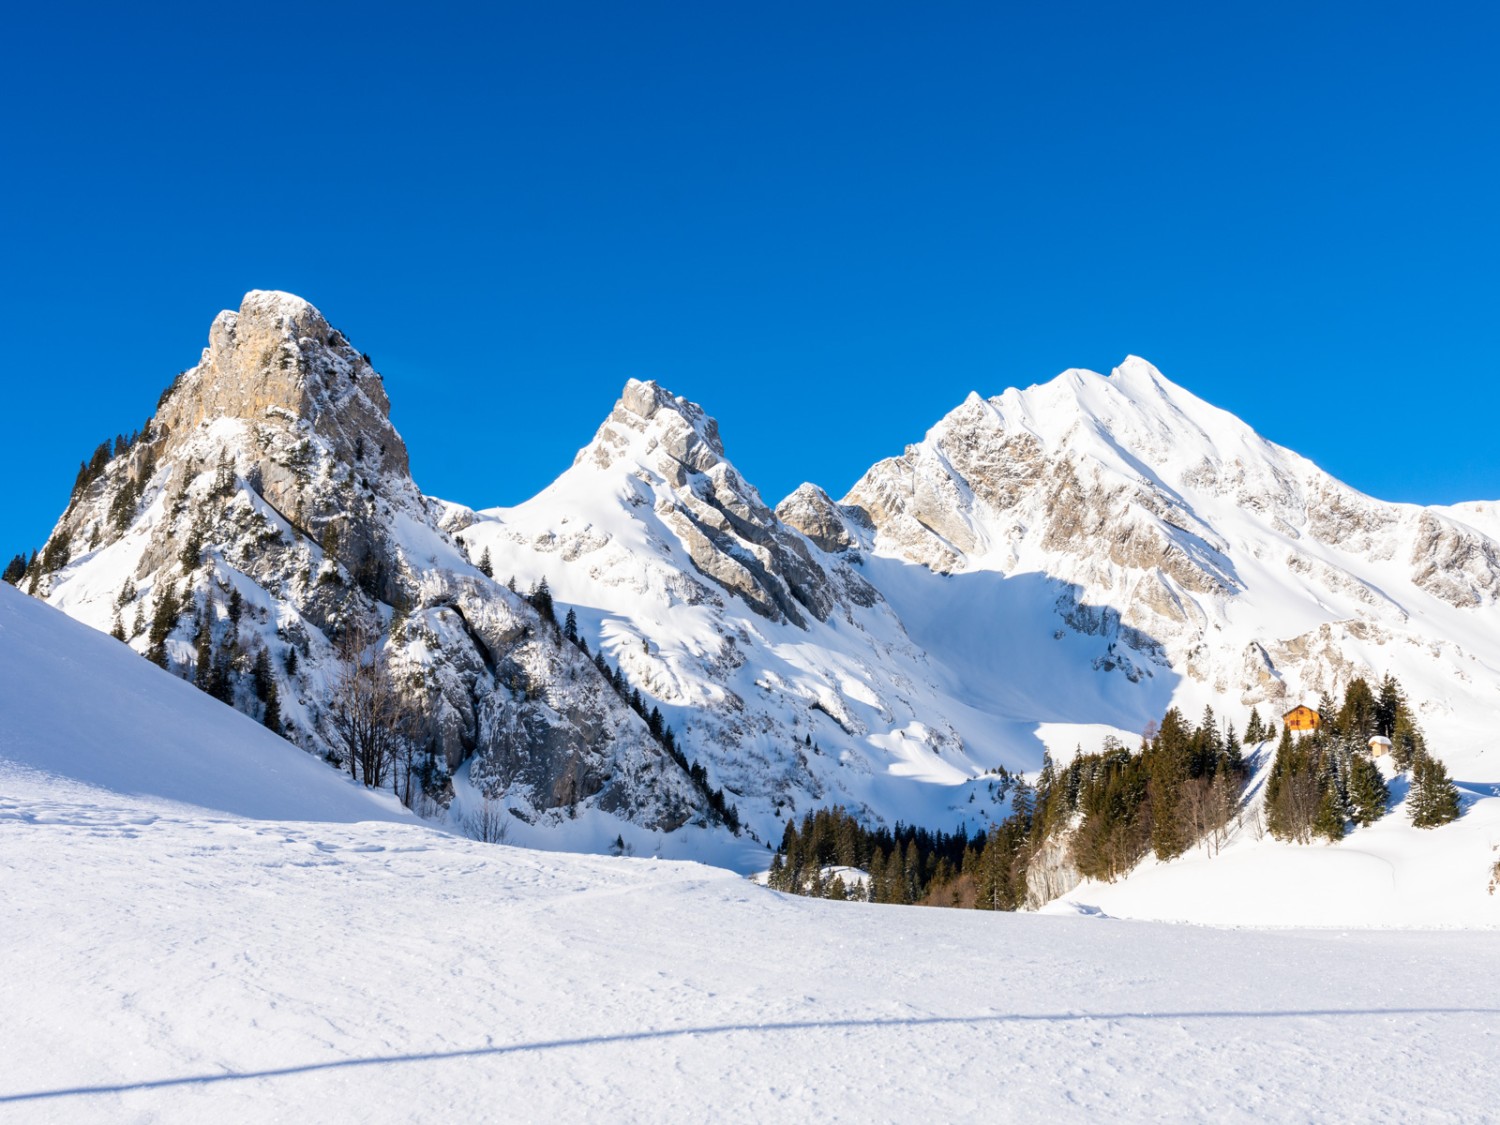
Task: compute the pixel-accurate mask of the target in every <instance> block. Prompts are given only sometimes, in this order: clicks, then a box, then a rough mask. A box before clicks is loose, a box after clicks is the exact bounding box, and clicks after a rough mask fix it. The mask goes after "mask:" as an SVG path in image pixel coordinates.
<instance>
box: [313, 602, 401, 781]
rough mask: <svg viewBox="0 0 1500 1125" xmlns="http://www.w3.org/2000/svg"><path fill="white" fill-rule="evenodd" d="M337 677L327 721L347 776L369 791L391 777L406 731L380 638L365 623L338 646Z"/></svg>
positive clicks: (347, 632)
mask: <svg viewBox="0 0 1500 1125" xmlns="http://www.w3.org/2000/svg"><path fill="white" fill-rule="evenodd" d="M336 647H337V650H338V656H339V674H338V678H337V679H336V680H335V681H334V684H333V697H332V699H331V700H330V701H329V706H328V720H329V725H330V726H331V727H332V728H333V734H334V737H335V738H336V739H337V740H338V741H339V742H340V743H341V744H342V747H343V750H344V756H345V759H346V760H347V761H348V763H349V776H350V777H352V778H355V779H356V780H359V781H363V782H364V783H365V785H366V786H368V787H369V788H371V789H378V788H380V786H381V785H382V784H384V782H385V778H386V774H387V773H388V772H394V770H393V767H394V766H395V764H396V761H397V758H398V755H399V751H400V748H401V744H402V741H403V739H404V735H405V728H406V708H405V705H404V701H403V699H402V697H401V692H400V690H399V689H398V688H397V686H396V681H395V679H394V678H393V677H392V676H391V666H390V659H389V657H388V656H387V654H386V651H385V650H384V649H383V648H381V647H380V634H379V633H378V632H377V631H376V630H374V629H373V628H371V627H370V626H369V625H367V624H365V623H364V622H359V623H357V624H353V625H350V626H348V627H347V628H345V629H344V631H343V632H341V633H340V634H339V637H338V641H337V646H336Z"/></svg>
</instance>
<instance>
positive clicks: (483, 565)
mask: <svg viewBox="0 0 1500 1125" xmlns="http://www.w3.org/2000/svg"><path fill="white" fill-rule="evenodd" d="M478 565H479V573H480V574H482V575H484V576H485V577H486V578H493V577H495V568H494V566H493V565H492V564H491V562H490V549H489V548H488V547H486V548H485V549H484V551H483V553H482V554H480V556H479V564H478Z"/></svg>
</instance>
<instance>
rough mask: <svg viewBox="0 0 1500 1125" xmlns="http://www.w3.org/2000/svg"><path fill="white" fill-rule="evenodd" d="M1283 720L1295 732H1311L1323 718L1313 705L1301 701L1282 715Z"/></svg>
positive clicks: (1287, 727)
mask: <svg viewBox="0 0 1500 1125" xmlns="http://www.w3.org/2000/svg"><path fill="white" fill-rule="evenodd" d="M1281 722H1282V725H1283V726H1285V727H1286V729H1287V730H1289V731H1291V732H1292V733H1293V734H1311V733H1312V732H1313V731H1315V730H1317V729H1318V727H1319V726H1320V725H1321V724H1322V722H1323V720H1322V718H1321V717H1320V716H1319V715H1318V713H1317V712H1316V711H1314V710H1313V709H1312V708H1311V707H1308V706H1306V705H1304V704H1300V703H1299V704H1298V705H1297V706H1296V707H1293V708H1292V709H1291V710H1290V711H1288V712H1287V713H1286V714H1285V715H1283V716H1281Z"/></svg>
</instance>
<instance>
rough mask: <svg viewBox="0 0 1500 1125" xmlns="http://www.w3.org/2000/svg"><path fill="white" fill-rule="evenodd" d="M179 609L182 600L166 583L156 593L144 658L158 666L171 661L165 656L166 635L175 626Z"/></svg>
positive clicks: (173, 588) (167, 664)
mask: <svg viewBox="0 0 1500 1125" xmlns="http://www.w3.org/2000/svg"><path fill="white" fill-rule="evenodd" d="M181 611H182V602H181V600H180V599H179V598H178V596H177V590H176V588H175V587H174V586H172V585H171V584H168V585H167V587H166V589H164V590H162V592H161V593H160V594H158V595H157V598H156V612H155V613H154V614H153V615H152V617H151V636H150V645H149V647H148V648H147V650H146V659H147V660H149V661H151V663H153V664H155V665H157V666H158V667H161V668H166V667H168V666H169V665H170V663H171V661H170V659H169V658H168V656H167V637H168V636H169V635H170V634H171V632H172V630H173V629H175V628H176V627H177V616H178V614H179V613H181Z"/></svg>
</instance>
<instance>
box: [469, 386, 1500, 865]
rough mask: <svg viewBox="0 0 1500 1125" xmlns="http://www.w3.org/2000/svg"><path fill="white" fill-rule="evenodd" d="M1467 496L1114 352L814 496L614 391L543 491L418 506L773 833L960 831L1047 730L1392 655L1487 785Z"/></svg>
mask: <svg viewBox="0 0 1500 1125" xmlns="http://www.w3.org/2000/svg"><path fill="white" fill-rule="evenodd" d="M1492 508H1493V506H1492V505H1490V506H1487V505H1484V504H1474V505H1461V506H1458V507H1456V508H1453V509H1443V508H1419V507H1416V506H1414V505H1397V504H1385V503H1382V502H1380V501H1377V500H1373V499H1371V498H1369V497H1365V496H1362V495H1361V494H1359V493H1357V492H1355V491H1354V490H1352V489H1349V488H1347V487H1346V486H1344V485H1342V484H1340V483H1339V482H1337V481H1335V480H1333V479H1332V478H1331V477H1329V476H1328V475H1327V474H1325V473H1323V472H1322V471H1321V470H1319V469H1318V468H1317V467H1316V466H1314V465H1313V464H1312V463H1311V462H1309V461H1307V460H1306V459H1305V458H1302V457H1300V456H1298V455H1297V454H1295V453H1293V452H1291V451H1290V450H1287V449H1284V448H1281V447H1279V446H1276V445H1274V444H1273V443H1271V442H1268V441H1266V440H1265V439H1263V438H1261V437H1260V436H1259V435H1257V434H1256V433H1255V432H1254V431H1253V430H1251V429H1250V427H1248V426H1246V425H1245V424H1244V423H1243V422H1241V421H1240V420H1239V419H1237V418H1235V417H1233V416H1232V415H1230V414H1228V413H1226V412H1224V411H1222V410H1219V409H1217V408H1215V407H1213V406H1211V405H1210V404H1208V403H1205V402H1203V401H1202V400H1200V399H1198V398H1196V397H1195V396H1193V395H1192V394H1191V393H1190V392H1188V391H1186V390H1184V389H1183V388H1182V387H1179V386H1177V385H1175V384H1173V383H1171V382H1170V381H1169V380H1167V379H1166V378H1165V377H1164V376H1162V375H1161V373H1160V372H1158V371H1157V370H1156V369H1155V368H1153V367H1151V366H1150V365H1149V364H1147V363H1146V362H1145V361H1143V360H1138V359H1134V358H1132V359H1131V360H1129V361H1127V362H1126V363H1125V364H1123V365H1121V367H1120V368H1118V369H1117V370H1116V371H1115V372H1113V373H1112V374H1111V375H1109V376H1107V377H1106V376H1101V375H1097V374H1094V373H1092V372H1085V371H1069V372H1065V373H1064V374H1063V375H1061V376H1059V377H1058V378H1056V379H1054V380H1052V381H1051V382H1049V383H1046V384H1043V385H1041V386H1036V387H1031V388H1029V389H1027V390H1024V391H1022V390H1014V389H1012V390H1008V391H1006V392H1005V393H1004V394H1003V395H1000V396H998V397H996V398H992V399H988V400H986V399H983V398H980V397H979V396H978V395H971V396H970V397H969V398H968V399H967V400H966V401H965V402H964V403H962V404H961V405H960V406H959V407H958V408H956V409H955V410H954V411H953V412H952V413H951V414H949V415H948V416H947V417H946V418H944V419H943V420H941V421H940V422H939V423H938V425H936V426H935V427H933V429H932V430H931V431H930V432H929V433H928V434H927V436H926V438H925V439H924V440H923V441H922V442H921V443H919V444H917V445H914V446H911V447H909V448H908V449H907V450H906V451H905V453H904V454H903V455H902V456H901V457H898V458H893V459H890V460H888V461H885V462H881V463H880V464H878V465H876V466H874V467H873V468H872V469H871V470H870V471H869V472H868V473H867V474H866V475H865V477H864V478H863V479H862V480H861V481H860V482H859V483H858V484H857V485H856V486H855V488H854V489H853V490H851V492H850V493H849V495H848V496H846V497H844V499H843V500H842V501H840V502H839V503H838V504H835V503H834V502H833V501H832V500H830V499H829V498H828V497H827V495H826V494H824V493H823V492H822V491H821V490H819V489H817V488H815V487H813V486H810V485H805V486H803V487H802V488H800V489H798V490H797V492H795V493H794V494H793V495H792V496H791V497H788V498H787V499H786V500H785V501H783V502H782V504H780V505H779V506H778V507H777V508H776V509H775V510H774V512H772V511H770V510H769V509H767V508H766V506H765V505H764V504H763V503H762V501H761V500H760V497H759V494H758V493H757V492H756V490H755V489H754V487H753V486H752V485H751V484H750V483H749V482H747V481H745V480H744V479H743V478H742V477H741V476H740V474H739V473H738V472H737V471H736V470H735V468H734V466H733V464H732V462H730V461H729V460H728V457H727V455H726V453H725V450H724V447H723V445H722V443H721V441H720V439H719V434H718V429H717V426H716V425H715V423H714V422H713V420H712V418H710V417H708V415H707V414H706V413H705V412H704V411H703V410H702V409H701V408H700V407H698V406H697V405H696V404H693V403H689V402H686V401H685V400H683V399H680V398H677V397H675V396H673V395H671V394H670V393H669V392H667V391H665V390H664V389H662V388H660V387H658V386H656V385H655V384H653V383H636V382H632V383H631V384H630V385H629V386H627V387H626V389H625V392H624V394H623V395H622V397H621V400H620V402H619V403H617V404H616V406H615V408H614V410H613V411H612V412H611V413H610V415H609V416H608V418H607V419H606V420H605V423H604V424H603V425H602V426H601V427H600V429H599V432H598V435H597V436H596V437H595V438H594V440H593V441H592V442H591V443H590V444H589V445H588V446H586V447H585V448H584V449H583V450H581V451H580V453H579V454H578V456H577V458H576V459H575V461H574V464H573V466H572V467H571V468H569V469H568V470H567V471H566V472H565V473H564V474H563V475H562V476H561V477H560V478H559V479H558V480H557V481H556V482H555V483H554V484H553V485H551V486H550V487H549V488H547V489H546V490H545V491H543V492H542V493H541V494H539V495H538V496H536V497H535V498H533V499H532V500H529V501H527V502H526V503H524V504H522V505H519V506H517V507H515V508H510V509H492V510H487V511H482V512H469V511H468V510H466V509H458V508H450V510H449V514H448V517H447V519H446V520H445V526H448V527H450V528H452V529H453V530H455V531H456V533H457V534H458V535H459V536H460V537H461V539H462V540H463V541H464V542H465V543H466V544H467V546H468V549H469V553H470V555H471V557H474V558H478V557H479V556H480V554H481V553H482V552H483V553H487V554H488V556H489V558H490V559H491V562H492V565H493V567H494V569H495V573H496V576H497V578H503V577H507V576H513V577H514V578H515V579H516V581H517V583H518V585H519V586H520V588H529V587H530V586H531V585H533V584H535V583H537V582H538V581H540V580H541V579H543V578H545V579H546V580H547V582H548V583H549V585H550V587H551V588H552V590H553V592H554V593H555V595H556V596H557V599H558V602H559V613H561V612H563V608H564V607H571V608H573V610H574V612H575V614H576V615H577V618H578V622H579V628H580V631H581V633H582V634H583V635H584V637H585V638H586V640H587V641H588V642H589V643H590V645H591V646H592V647H594V648H596V649H602V650H603V651H604V652H605V653H606V655H607V656H608V658H609V659H610V661H611V662H612V663H613V664H616V665H618V666H619V668H620V669H621V671H622V672H623V673H624V674H625V676H626V678H627V680H628V681H629V683H630V684H631V685H633V686H634V687H637V688H639V690H640V691H641V692H642V694H643V695H644V696H645V697H646V698H647V700H648V702H649V703H651V704H654V705H659V706H660V707H661V709H662V711H663V713H664V714H665V716H666V717H667V720H668V722H669V723H670V724H672V725H673V726H674V727H676V728H677V729H678V730H679V733H681V734H683V735H684V738H685V741H686V742H687V744H688V745H689V746H690V747H691V748H692V751H693V753H694V754H695V756H697V757H699V758H701V759H702V760H704V761H705V762H706V763H708V764H709V767H710V773H711V777H712V779H713V781H714V784H722V785H724V786H725V787H726V788H727V789H728V790H729V791H730V792H732V793H733V794H734V796H735V799H736V800H737V801H738V802H739V804H740V806H741V811H742V813H744V814H745V816H746V817H747V819H748V820H749V821H750V823H752V824H753V825H755V826H756V827H757V828H758V829H759V831H760V832H761V834H762V835H763V836H767V837H774V836H775V835H776V832H777V825H778V824H779V823H780V822H782V821H784V819H785V818H786V817H787V816H788V815H795V814H799V813H800V812H803V811H806V810H807V809H808V808H809V807H812V806H815V805H827V804H835V803H842V804H845V805H848V806H850V807H852V808H854V809H856V810H859V811H860V812H861V813H862V814H863V815H864V816H866V818H867V819H870V820H875V821H884V822H886V823H891V822H893V821H895V820H898V819H904V820H907V821H917V822H921V823H927V824H932V825H935V826H953V825H955V824H956V823H958V822H959V821H967V822H968V823H969V825H970V826H971V828H972V827H982V826H983V825H984V824H985V823H986V822H987V821H988V820H989V819H990V818H991V817H992V816H994V815H996V814H997V812H999V811H1001V809H1002V808H1003V805H1002V804H1000V803H998V802H997V801H996V800H995V799H994V798H995V796H996V792H997V790H996V787H995V786H994V785H993V784H992V782H993V776H992V775H990V774H989V771H992V770H993V769H995V768H996V767H1001V766H1003V767H1006V768H1008V769H1011V770H1032V769H1035V768H1037V767H1038V766H1039V764H1040V761H1041V754H1042V751H1043V749H1044V748H1045V749H1050V750H1051V751H1052V753H1053V755H1054V757H1055V758H1057V759H1059V760H1066V759H1067V758H1068V757H1069V756H1070V755H1071V754H1072V752H1073V750H1074V748H1075V747H1076V746H1080V745H1081V746H1082V747H1083V748H1085V749H1088V750H1094V749H1097V748H1098V747H1099V745H1100V743H1101V742H1102V740H1103V739H1104V738H1105V737H1106V736H1109V735H1114V736H1117V737H1120V738H1122V739H1124V740H1125V741H1126V742H1127V743H1131V742H1133V741H1134V740H1135V739H1136V737H1137V736H1138V734H1139V732H1140V731H1141V730H1142V729H1143V728H1144V727H1145V726H1146V724H1147V723H1149V722H1152V721H1153V720H1156V719H1159V718H1160V716H1161V715H1162V714H1163V713H1164V712H1165V711H1166V709H1167V708H1168V707H1170V706H1174V705H1175V706H1178V707H1181V708H1183V709H1184V711H1185V712H1186V713H1187V714H1189V715H1193V716H1196V715H1198V714H1200V713H1201V711H1202V709H1203V707H1204V706H1206V705H1211V706H1213V707H1214V709H1215V710H1216V712H1217V713H1218V714H1220V715H1221V716H1225V717H1228V718H1229V719H1231V720H1232V721H1233V722H1235V723H1236V725H1243V723H1244V721H1245V719H1246V717H1247V716H1248V713H1249V710H1250V708H1251V707H1252V706H1258V707H1259V708H1260V711H1261V714H1262V716H1263V717H1268V716H1277V715H1279V714H1280V713H1281V711H1283V710H1285V709H1287V708H1289V707H1290V706H1292V705H1294V704H1295V703H1297V702H1301V701H1302V700H1304V699H1306V700H1308V701H1310V702H1316V700H1317V698H1318V696H1319V694H1320V693H1322V692H1324V691H1328V692H1332V693H1338V692H1341V691H1342V690H1343V688H1344V686H1346V685H1347V683H1348V681H1349V679H1351V678H1352V677H1353V676H1355V675H1365V676H1367V677H1370V678H1372V679H1374V680H1378V679H1379V678H1380V677H1382V676H1383V675H1385V674H1386V673H1387V672H1392V673H1395V674H1397V675H1398V676H1399V677H1400V678H1401V679H1402V681H1403V683H1405V685H1406V687H1407V690H1408V692H1409V694H1410V696H1411V698H1412V699H1413V700H1414V701H1415V702H1416V703H1417V704H1418V706H1419V713H1420V718H1421V720H1422V722H1423V724H1424V726H1425V727H1426V728H1427V730H1428V733H1429V735H1430V736H1431V741H1432V744H1433V747H1434V749H1435V752H1436V753H1438V754H1439V755H1440V756H1441V757H1443V758H1444V759H1445V760H1446V761H1447V762H1448V763H1449V765H1450V767H1452V769H1453V770H1454V771H1455V774H1456V776H1458V777H1459V778H1460V779H1461V780H1474V781H1482V780H1484V779H1485V778H1487V777H1489V776H1490V775H1492V774H1494V772H1495V771H1494V769H1493V768H1492V758H1491V756H1492V755H1493V751H1491V750H1488V749H1487V747H1488V739H1487V737H1486V734H1485V731H1486V725H1487V723H1488V721H1489V720H1488V716H1489V715H1490V714H1492V713H1493V710H1494V708H1495V706H1496V705H1497V704H1500V602H1497V599H1496V593H1497V592H1500V542H1497V541H1495V540H1492V539H1491V538H1489V532H1488V531H1486V529H1487V528H1488V529H1491V530H1493V526H1494V523H1495V520H1494V516H1493V511H1492ZM809 742H811V744H812V745H815V746H816V747H817V748H818V749H819V750H820V751H821V753H820V754H814V753H810V752H809V751H810V750H811V749H812V746H810V745H809Z"/></svg>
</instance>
